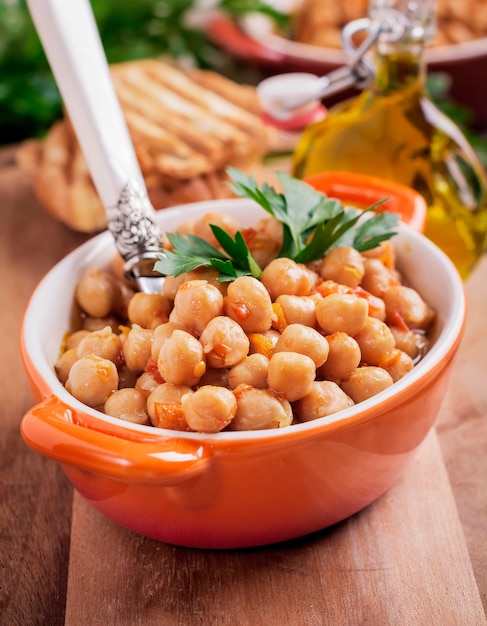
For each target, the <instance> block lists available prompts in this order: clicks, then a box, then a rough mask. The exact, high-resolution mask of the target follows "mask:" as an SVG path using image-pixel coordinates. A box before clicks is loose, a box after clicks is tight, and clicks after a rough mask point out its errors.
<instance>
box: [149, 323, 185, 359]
mask: <svg viewBox="0 0 487 626" xmlns="http://www.w3.org/2000/svg"><path fill="white" fill-rule="evenodd" d="M176 329H178V330H184V326H182V325H181V324H176V323H175V322H166V323H165V324H161V325H160V326H158V327H157V328H154V335H153V340H152V348H151V356H152V358H153V359H154V361H157V359H158V358H159V352H160V351H161V346H162V344H163V343H164V342H165V341H166V339H168V338H169V337H170V336H171V335H172V334H173V331H175V330H176Z"/></svg>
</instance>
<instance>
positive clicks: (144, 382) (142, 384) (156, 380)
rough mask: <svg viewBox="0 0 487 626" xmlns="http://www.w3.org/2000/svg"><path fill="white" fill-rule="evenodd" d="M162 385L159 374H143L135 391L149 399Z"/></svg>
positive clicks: (137, 382) (137, 381)
mask: <svg viewBox="0 0 487 626" xmlns="http://www.w3.org/2000/svg"><path fill="white" fill-rule="evenodd" d="M161 383H162V378H161V376H160V374H159V372H142V374H141V375H140V376H139V377H138V378H137V380H136V381H135V389H137V390H138V391H140V392H141V393H143V394H144V396H145V397H147V396H148V395H149V394H151V393H152V392H153V391H154V389H156V387H158V386H159V385H160V384H161Z"/></svg>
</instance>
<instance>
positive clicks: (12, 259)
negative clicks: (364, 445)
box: [0, 151, 487, 626]
mask: <svg viewBox="0 0 487 626" xmlns="http://www.w3.org/2000/svg"><path fill="white" fill-rule="evenodd" d="M13 155H14V151H13V152H12V151H9V152H8V153H6V152H4V153H1V152H0V269H1V272H2V274H1V275H2V287H1V293H2V298H1V300H0V324H1V328H2V331H3V332H2V343H1V347H2V358H1V359H0V376H1V384H0V398H1V403H0V411H1V418H2V428H1V429H0V624H1V626H4V625H5V626H11V625H14V626H16V625H17V624H18V625H22V626H24V625H29V626H30V625H36V624H40V625H44V624H45V625H47V626H57V625H58V624H59V625H60V624H67V625H68V626H85V625H86V626H91V625H93V626H96V625H97V624H103V625H111V624H113V625H115V624H116V625H117V626H119V625H120V626H124V625H130V626H132V625H138V624H140V625H143V626H145V625H148V626H152V624H163V625H166V624H167V625H169V626H172V625H173V624H174V625H182V626H186V625H187V624H192V625H193V624H195V625H196V626H198V625H205V626H207V625H209V626H212V625H216V626H219V625H222V626H226V625H227V624H229V625H230V624H232V625H233V624H239V625H240V624H243V625H244V626H247V624H249V625H252V626H254V625H255V626H259V625H260V624H266V625H271V626H273V625H274V624H279V625H280V624H292V625H293V626H294V625H297V626H301V625H303V626H308V625H311V626H314V625H315V624H316V625H320V624H326V625H331V626H342V624H343V625H346V626H355V625H359V624H371V625H372V626H386V625H389V624H391V625H394V626H396V625H401V626H403V625H406V626H408V625H411V626H423V624H427V625H428V626H429V625H431V626H450V625H452V626H455V625H456V624H458V625H459V626H470V625H472V626H482V625H484V624H486V618H485V607H486V605H487V603H486V594H487V541H486V538H487V490H486V489H485V478H486V476H487V426H486V424H487V384H486V378H485V373H486V372H487V369H486V365H487V333H486V332H485V313H486V311H487V285H486V279H487V259H483V261H482V263H481V264H480V265H479V266H478V268H477V270H476V271H475V273H474V274H473V276H472V278H471V279H470V280H469V281H468V283H467V285H466V287H467V293H468V296H469V301H470V310H469V316H468V324H467V331H466V335H465V339H464V341H463V343H462V346H461V349H460V352H459V355H458V358H457V361H456V363H455V370H454V374H453V377H452V384H451V385H450V389H449V392H448V394H447V397H446V398H445V402H444V405H443V408H442V410H441V412H440V415H439V420H438V428H437V432H438V437H437V436H436V434H435V432H433V433H432V434H431V436H430V437H429V438H428V439H427V440H426V441H425V443H424V445H423V446H422V448H421V449H420V451H419V452H418V454H417V455H416V457H415V458H414V459H413V461H412V463H411V465H410V466H409V468H408V469H407V471H406V473H405V474H404V477H403V479H402V480H401V481H400V483H398V484H397V485H396V486H395V487H394V488H393V489H392V490H390V491H389V493H387V494H386V495H385V496H383V497H382V498H381V499H379V500H378V501H377V502H376V503H374V504H373V505H371V506H370V507H369V508H367V509H366V510H364V511H363V512H362V513H360V514H358V515H356V516H354V517H353V518H351V519H350V520H348V521H346V522H343V523H341V524H339V525H337V526H335V527H334V528H332V529H329V530H327V531H323V532H321V533H316V534H314V535H311V536H309V537H305V538H302V539H300V540H296V541H293V542H288V543H286V544H280V545H276V546H269V547H266V548H258V549H251V550H235V551H224V552H216V551H203V550H190V549H183V548H177V547H174V546H169V545H165V544H162V543H157V542H154V541H152V540H149V539H146V538H142V537H139V536H136V535H134V534H132V533H130V532H128V531H125V530H123V529H121V528H119V527H117V526H115V525H114V524H113V523H111V522H109V521H108V520H106V519H104V518H103V517H101V516H100V515H99V514H98V513H97V512H96V511H94V510H93V509H92V508H91V507H90V506H89V505H87V504H86V503H85V502H84V500H83V499H82V498H81V497H80V496H78V495H75V496H74V500H73V493H72V488H71V486H70V484H69V482H68V481H67V480H66V478H65V476H64V474H63V472H62V471H61V470H60V469H59V467H58V466H57V465H56V464H55V463H53V462H52V461H49V460H47V459H44V458H43V457H41V456H40V455H38V454H36V453H34V452H33V451H31V450H30V449H28V448H27V446H25V444H24V443H23V441H22V439H21V437H20V434H19V424H20V419H21V417H22V415H23V413H24V412H25V410H26V409H27V408H28V407H30V406H31V404H32V397H31V394H30V391H29V389H28V385H27V382H26V379H25V376H24V375H23V371H22V364H21V359H20V353H19V341H18V337H19V331H20V324H21V317H22V313H23V311H24V309H25V306H26V304H27V301H28V298H29V296H30V294H31V293H32V290H33V289H34V287H35V285H36V284H37V282H38V281H39V280H40V278H41V277H42V276H43V275H44V274H45V273H46V272H47V271H48V270H49V269H50V268H51V267H52V266H53V265H54V264H55V263H56V262H57V261H58V260H59V259H60V258H62V257H63V256H64V255H65V254H66V253H67V252H69V251H70V250H71V249H73V248H74V247H76V246H78V245H79V244H80V243H82V242H83V241H84V240H85V239H86V236H83V235H79V234H75V233H73V232H71V231H69V230H67V229H66V228H65V227H64V226H62V225H61V224H59V223H58V222H56V221H55V220H53V219H52V218H51V217H49V216H48V215H46V213H45V212H43V211H42V210H41V208H40V207H39V206H38V204H37V203H36V201H35V200H34V198H33V195H32V193H31V190H30V187H29V185H28V182H27V181H26V180H25V178H24V177H23V176H21V175H20V174H19V172H18V171H17V169H16V168H15V165H14V160H13ZM274 169H282V165H281V164H278V165H276V164H272V165H270V166H269V168H268V171H270V170H274ZM261 174H262V173H261V172H259V176H260V175H261ZM265 176H267V172H266V173H265ZM438 441H439V443H440V446H441V450H440V447H439V446H438ZM467 548H468V550H467ZM481 598H482V599H483V600H484V607H482V603H481Z"/></svg>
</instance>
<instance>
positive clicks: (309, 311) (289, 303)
mask: <svg viewBox="0 0 487 626" xmlns="http://www.w3.org/2000/svg"><path fill="white" fill-rule="evenodd" d="M276 304H279V305H280V306H281V308H282V312H283V313H284V317H285V318H286V322H287V323H288V324H304V326H311V327H312V328H313V327H314V326H315V324H316V300H315V298H312V297H310V296H290V295H286V294H283V295H282V296H278V298H277V299H276Z"/></svg>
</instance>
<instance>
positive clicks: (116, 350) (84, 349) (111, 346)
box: [76, 326, 122, 363]
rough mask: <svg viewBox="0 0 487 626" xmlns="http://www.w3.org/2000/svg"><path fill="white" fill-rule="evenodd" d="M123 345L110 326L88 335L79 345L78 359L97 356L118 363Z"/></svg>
mask: <svg viewBox="0 0 487 626" xmlns="http://www.w3.org/2000/svg"><path fill="white" fill-rule="evenodd" d="M121 349H122V345H121V342H120V337H119V335H116V334H115V333H114V332H113V331H112V329H111V328H110V326H105V327H104V328H102V329H101V330H95V331H93V332H91V333H89V334H88V335H86V336H85V337H84V338H83V339H82V340H81V341H80V342H79V344H78V347H77V348H76V352H77V354H78V358H81V357H84V356H87V355H88V354H96V355H97V356H101V357H102V358H104V359H108V360H109V361H113V363H117V362H118V361H119V359H120V352H121Z"/></svg>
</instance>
